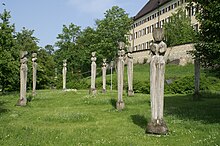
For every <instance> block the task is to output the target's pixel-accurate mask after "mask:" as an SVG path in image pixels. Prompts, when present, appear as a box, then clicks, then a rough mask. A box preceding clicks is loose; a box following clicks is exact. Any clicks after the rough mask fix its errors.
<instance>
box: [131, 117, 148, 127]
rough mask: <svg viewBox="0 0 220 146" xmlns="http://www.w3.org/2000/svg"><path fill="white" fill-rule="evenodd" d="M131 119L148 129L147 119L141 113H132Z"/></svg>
mask: <svg viewBox="0 0 220 146" xmlns="http://www.w3.org/2000/svg"><path fill="white" fill-rule="evenodd" d="M131 119H132V121H133V123H134V124H136V125H138V126H139V127H141V128H142V129H146V127H147V119H146V118H145V117H144V116H141V115H131Z"/></svg>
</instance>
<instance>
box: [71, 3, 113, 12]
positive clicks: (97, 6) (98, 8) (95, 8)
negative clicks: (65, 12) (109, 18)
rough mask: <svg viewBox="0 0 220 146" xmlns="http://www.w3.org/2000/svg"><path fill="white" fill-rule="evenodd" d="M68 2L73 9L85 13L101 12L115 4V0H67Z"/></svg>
mask: <svg viewBox="0 0 220 146" xmlns="http://www.w3.org/2000/svg"><path fill="white" fill-rule="evenodd" d="M68 4H69V5H71V6H72V7H73V9H77V10H78V11H79V12H83V13H87V14H91V13H92V14H97V13H99V14H100V13H102V14H103V13H104V12H105V11H106V10H107V9H110V8H111V7H112V6H113V5H116V3H115V0H68Z"/></svg>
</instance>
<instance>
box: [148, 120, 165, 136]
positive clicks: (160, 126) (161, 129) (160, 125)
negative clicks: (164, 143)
mask: <svg viewBox="0 0 220 146" xmlns="http://www.w3.org/2000/svg"><path fill="white" fill-rule="evenodd" d="M146 133H149V134H158V135H165V134H167V133H168V128H167V125H166V123H165V122H164V120H163V119H161V120H159V119H158V120H152V121H151V122H149V123H148V124H147V129H146Z"/></svg>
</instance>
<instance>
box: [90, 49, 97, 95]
mask: <svg viewBox="0 0 220 146" xmlns="http://www.w3.org/2000/svg"><path fill="white" fill-rule="evenodd" d="M95 54H96V52H92V58H91V61H92V64H91V89H90V92H91V93H92V94H93V95H95V94H96V87H95V80H96V62H95V61H96V56H95Z"/></svg>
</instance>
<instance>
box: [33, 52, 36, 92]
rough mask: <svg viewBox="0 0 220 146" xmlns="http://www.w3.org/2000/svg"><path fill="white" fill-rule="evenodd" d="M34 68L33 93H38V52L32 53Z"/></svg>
mask: <svg viewBox="0 0 220 146" xmlns="http://www.w3.org/2000/svg"><path fill="white" fill-rule="evenodd" d="M32 68H33V90H32V95H33V96H35V95H36V82H37V53H33V54H32Z"/></svg>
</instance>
